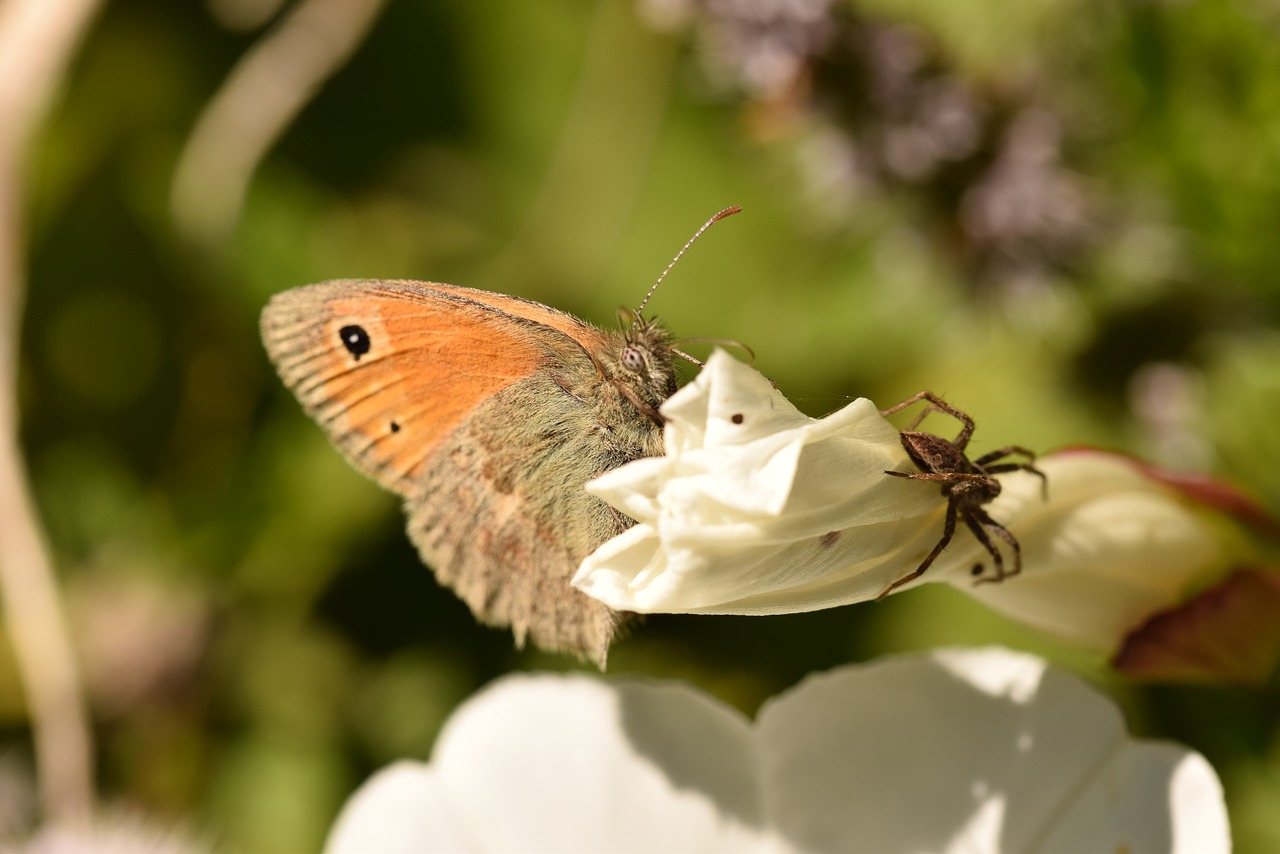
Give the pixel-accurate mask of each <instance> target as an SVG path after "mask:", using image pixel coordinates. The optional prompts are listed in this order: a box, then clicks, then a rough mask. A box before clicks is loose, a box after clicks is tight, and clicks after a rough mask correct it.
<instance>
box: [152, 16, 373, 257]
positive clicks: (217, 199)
mask: <svg viewBox="0 0 1280 854" xmlns="http://www.w3.org/2000/svg"><path fill="white" fill-rule="evenodd" d="M385 5H386V0H301V2H299V3H298V4H297V5H296V6H294V7H293V8H292V9H291V10H290V11H289V12H288V13H287V15H286V16H285V18H284V19H283V20H282V21H281V22H280V23H279V25H278V26H277V27H276V28H275V29H274V30H272V32H271V33H270V34H269V35H267V36H265V37H263V38H262V39H261V40H259V41H258V43H257V44H255V45H254V46H253V47H252V48H251V49H250V50H249V51H248V52H247V53H246V54H245V56H244V58H243V59H241V60H240V62H239V63H237V64H236V67H235V68H234V69H233V70H232V72H231V74H230V75H229V76H228V77H227V81H226V82H225V83H224V84H223V85H222V88H221V89H220V90H219V91H218V93H217V94H216V95H214V96H213V98H212V99H210V101H209V105H208V106H207V107H206V108H205V110H204V112H203V113H202V114H201V115H200V119H199V121H197V122H196V126H195V129H194V130H193V131H192V132H191V137H190V138H189V139H188V140H187V145H186V148H185V149H184V150H183V152H182V156H181V157H180V158H179V159H178V168H177V170H176V173H175V175H174V179H173V199H172V205H173V216H174V222H175V224H176V225H177V227H178V229H179V230H180V231H182V232H183V233H184V235H185V236H186V237H188V238H191V239H193V240H195V241H196V242H198V243H209V242H214V241H217V240H220V239H222V238H224V237H226V236H227V234H229V233H230V231H231V229H232V228H233V227H234V226H235V224H236V221H237V220H238V218H239V216H240V208H241V206H242V205H243V203H244V198H245V194H246V193H247V192H248V190H249V183H250V181H251V180H252V179H253V174H254V172H255V171H256V170H257V168H258V164H259V163H261V162H262V159H263V158H264V157H265V156H266V155H267V152H268V151H269V150H270V149H271V146H273V145H275V142H276V140H278V139H279V138H280V135H281V134H283V133H284V132H285V130H286V129H287V128H288V127H289V125H290V123H292V122H293V120H294V119H295V118H296V117H297V115H298V113H300V112H301V111H302V108H303V107H305V106H306V105H307V104H308V103H309V102H310V101H311V99H312V98H313V97H314V96H315V94H316V92H318V91H319V89H320V87H321V86H322V85H324V82H325V81H326V80H328V79H329V77H331V76H332V75H333V74H334V73H335V72H336V71H338V70H339V69H340V68H342V66H344V65H345V64H346V62H347V60H348V59H350V58H351V55H352V54H353V53H355V51H356V49H357V48H359V47H360V45H361V44H363V43H364V39H365V36H366V35H368V32H369V29H370V28H371V27H372V26H373V23H374V22H375V21H376V20H377V19H378V15H379V14H380V13H381V12H382V9H383V7H384V6H385Z"/></svg>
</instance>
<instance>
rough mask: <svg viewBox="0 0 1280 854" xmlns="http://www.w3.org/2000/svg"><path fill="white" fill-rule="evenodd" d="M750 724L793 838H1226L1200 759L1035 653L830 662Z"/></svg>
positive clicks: (1127, 843)
mask: <svg viewBox="0 0 1280 854" xmlns="http://www.w3.org/2000/svg"><path fill="white" fill-rule="evenodd" d="M757 726H758V729H759V732H760V737H761V740H762V750H763V755H762V763H763V765H764V774H765V792H766V793H767V796H768V797H769V802H768V803H769V809H770V812H771V814H772V815H773V816H774V819H775V822H776V824H777V829H778V831H779V833H781V834H782V835H783V837H784V838H786V839H787V840H788V841H789V842H791V843H792V844H793V845H794V846H795V847H797V848H800V849H804V850H847V849H848V848H849V846H850V842H851V840H856V847H857V848H858V849H859V850H867V851H908V850H910V851H1025V850H1063V851H1122V850H1134V851H1137V850H1184V851H1192V850H1201V851H1225V850H1228V848H1229V836H1228V833H1227V828H1226V824H1225V810H1224V808H1223V802H1222V792H1221V789H1220V788H1219V787H1218V785H1217V780H1216V778H1215V777H1214V776H1213V773H1212V770H1211V769H1208V766H1207V765H1206V764H1205V763H1204V762H1203V760H1201V759H1199V757H1196V756H1195V755H1194V754H1189V753H1188V752H1187V751H1185V750H1183V749H1180V748H1175V747H1172V746H1168V745H1149V744H1144V743H1135V742H1133V741H1131V740H1130V739H1129V738H1128V736H1127V735H1126V734H1125V732H1124V727H1123V723H1122V722H1121V719H1120V716H1119V714H1118V712H1117V710H1116V708H1115V706H1114V705H1113V704H1111V703H1110V702H1109V701H1107V700H1106V699H1105V698H1104V697H1103V696H1101V695H1100V694H1099V693H1098V692H1097V691H1096V690H1094V689H1092V688H1090V687H1089V686H1087V685H1085V684H1084V683H1082V682H1081V681H1079V680H1078V679H1076V678H1074V677H1071V676H1068V675H1066V674H1064V673H1062V672H1059V671H1056V670H1052V669H1048V668H1046V667H1045V665H1044V663H1043V662H1042V661H1040V660H1038V659H1035V658H1033V657H1031V656H1026V655H1019V654H1015V653H1011V652H1008V651H1006V650H1000V649H986V650H951V651H947V652H944V653H940V654H938V655H936V656H935V658H934V659H933V660H930V659H927V658H903V659H890V660H884V661H880V662H876V663H873V664H871V665H867V666H864V667H863V668H861V669H860V670H859V671H855V672H851V671H850V670H849V669H842V670H838V671H834V672H832V673H829V674H825V675H822V676H817V677H811V678H810V679H808V680H806V681H805V682H804V683H802V684H801V685H800V686H799V687H798V688H796V689H794V690H793V691H791V692H788V693H787V694H784V695H782V696H780V697H778V698H776V699H775V700H773V701H771V702H770V703H769V704H767V705H766V706H765V708H764V709H762V711H761V714H760V720H759V723H758V725H757ZM1206 772H1207V773H1206ZM1182 775H1185V777H1186V779H1185V780H1183V779H1182ZM1174 786H1177V787H1178V789H1176V790H1182V791H1184V792H1185V795H1183V796H1181V798H1180V803H1179V804H1178V806H1177V807H1175V806H1173V804H1174V803H1175V801H1174V800H1173V799H1171V798H1170V790H1171V787H1174ZM1175 809H1177V810H1179V811H1181V813H1182V814H1183V815H1184V816H1194V817H1195V818H1194V819H1192V818H1186V819H1184V818H1182V817H1180V816H1178V815H1173V814H1171V813H1173V812H1174V810H1175ZM1050 839H1053V840H1061V841H1062V843H1063V844H1061V845H1056V844H1046V842H1045V841H1046V840H1050ZM1075 840H1080V841H1081V842H1083V843H1084V844H1078V843H1076V842H1075Z"/></svg>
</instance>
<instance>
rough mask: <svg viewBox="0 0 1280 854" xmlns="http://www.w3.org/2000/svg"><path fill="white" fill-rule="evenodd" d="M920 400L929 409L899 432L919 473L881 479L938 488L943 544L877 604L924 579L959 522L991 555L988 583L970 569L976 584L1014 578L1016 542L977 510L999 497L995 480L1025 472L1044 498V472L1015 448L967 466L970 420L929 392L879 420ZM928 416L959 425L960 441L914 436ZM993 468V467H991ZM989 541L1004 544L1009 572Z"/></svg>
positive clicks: (1018, 560) (1018, 564)
mask: <svg viewBox="0 0 1280 854" xmlns="http://www.w3.org/2000/svg"><path fill="white" fill-rule="evenodd" d="M921 400H927V401H929V405H928V406H926V407H925V408H924V409H923V410H921V412H920V414H919V415H918V416H916V420H914V421H912V422H911V424H910V425H908V427H907V429H906V430H903V431H902V447H904V448H906V450H907V455H908V456H909V457H911V461H912V462H913V463H915V464H916V467H917V468H918V469H920V471H919V472H903V471H886V472H885V474H887V475H891V476H893V477H905V478H910V479H912V480H932V481H938V482H940V483H941V484H942V494H943V495H944V496H945V497H946V499H947V521H946V524H945V525H944V527H943V529H942V539H940V540H938V544H937V545H935V546H934V547H933V551H931V552H929V556H928V557H926V558H925V559H924V561H922V562H921V564H920V565H919V566H918V567H916V569H915V571H914V572H912V573H910V574H908V575H904V576H903V577H902V578H899V579H898V580H897V581H895V582H893V583H892V584H890V585H889V586H888V587H886V588H885V590H884V592H883V593H881V594H880V595H879V596H878V597H877V598H878V599H883V598H884V597H885V596H888V595H889V594H890V593H892V592H893V591H894V590H896V589H898V588H899V587H901V586H902V585H904V584H906V583H907V582H909V581H913V580H914V579H917V578H919V577H920V576H921V575H924V572H925V570H926V569H928V568H929V566H930V564H932V563H933V561H934V559H935V558H936V557H937V556H938V555H939V554H941V553H942V550H943V549H945V548H946V547H947V544H948V543H950V542H951V538H952V537H953V536H954V535H955V532H956V518H957V517H959V518H961V519H963V520H964V523H965V525H967V526H968V528H969V530H970V531H972V532H973V535H974V536H975V537H977V538H978V542H979V543H981V544H982V547H983V548H984V549H986V550H987V553H988V554H990V555H991V559H992V561H994V562H995V574H994V576H992V577H989V578H982V577H981V576H980V573H981V572H982V564H981V563H977V564H975V565H974V567H973V572H974V575H978V576H979V577H978V579H977V583H979V584H981V583H982V582H984V581H985V582H996V581H1003V580H1004V579H1005V578H1007V577H1009V576H1012V575H1017V574H1018V573H1019V572H1021V571H1022V549H1021V547H1020V546H1019V545H1018V541H1017V539H1015V538H1014V536H1013V534H1011V533H1009V530H1008V529H1007V528H1005V527H1004V526H1003V525H1001V524H1000V523H999V522H997V521H996V520H995V519H992V518H991V517H990V516H989V515H988V514H987V511H986V510H983V509H982V505H984V504H986V503H987V502H989V501H991V500H992V499H993V498H995V497H996V496H997V495H999V494H1000V481H998V480H996V479H995V477H994V475H997V474H1001V473H1003V472H1010V471H1019V470H1021V471H1026V472H1031V473H1032V474H1034V475H1036V476H1037V477H1039V478H1040V482H1041V486H1040V491H1041V494H1042V495H1045V496H1046V497H1047V495H1048V492H1047V490H1048V479H1047V478H1046V477H1045V475H1044V472H1042V471H1040V470H1039V469H1038V468H1036V467H1035V466H1034V465H1032V463H1033V462H1035V458H1036V455H1035V454H1033V453H1032V452H1031V451H1028V450H1027V449H1026V448H1023V447H1021V446H1020V445H1009V446H1007V447H1004V448H1000V449H999V450H997V451H992V452H990V453H988V454H983V455H982V456H980V457H978V458H977V459H976V460H970V459H969V458H968V457H967V456H965V453H964V449H965V446H966V445H968V444H969V437H970V436H972V435H973V419H972V418H970V417H969V416H968V415H966V414H965V413H963V412H961V411H960V410H958V409H956V408H955V407H954V406H951V405H950V404H949V403H947V402H946V401H944V400H943V399H942V398H940V397H938V396H937V395H936V394H934V393H933V392H928V391H922V392H920V393H919V394H917V395H913V396H912V397H909V398H907V399H906V400H904V401H902V402H901V403H899V404H898V405H897V406H891V407H889V408H888V409H886V410H884V411H883V412H881V413H880V414H881V415H885V416H888V415H893V414H894V413H895V412H901V411H902V410H903V409H906V408H907V407H908V406H911V405H912V404H913V403H917V402H919V401H921ZM930 412H945V413H946V414H947V415H950V416H951V417H952V418H955V419H956V420H957V421H959V422H960V423H961V424H962V425H963V429H961V430H960V435H958V436H956V438H955V439H954V440H952V441H948V440H947V439H944V438H942V437H941V436H935V435H934V434H932V433H921V432H918V431H916V429H915V428H916V427H918V426H919V425H920V422H921V421H923V420H924V419H925V416H927V415H928V414H929V413H930ZM1014 454H1019V455H1021V456H1024V457H1026V458H1027V461H1026V462H1022V463H1017V462H1005V463H997V461H998V460H1002V459H1004V458H1005V457H1009V456H1012V455H1014ZM993 463H997V464H995V465H993ZM992 536H994V537H996V538H997V539H1000V540H1003V541H1004V542H1005V543H1006V544H1007V545H1008V546H1009V548H1010V549H1011V550H1012V551H1013V567H1012V569H1010V570H1009V571H1008V572H1005V570H1004V557H1003V556H1002V555H1001V554H1000V549H999V547H998V546H997V545H996V544H995V542H993V541H992V539H991V538H992Z"/></svg>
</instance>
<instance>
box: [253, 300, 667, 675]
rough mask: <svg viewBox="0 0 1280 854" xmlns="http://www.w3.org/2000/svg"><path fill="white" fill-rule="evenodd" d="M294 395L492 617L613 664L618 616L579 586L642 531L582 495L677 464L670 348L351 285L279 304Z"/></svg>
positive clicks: (501, 307)
mask: <svg viewBox="0 0 1280 854" xmlns="http://www.w3.org/2000/svg"><path fill="white" fill-rule="evenodd" d="M262 334H263V339H264V341H265V342H266V345H267V350H268V353H269V354H270V356H271V358H272V361H273V362H274V363H275V365H276V368H277V370H278V371H279V373H280V375H281V377H282V378H283V379H284V381H285V383H286V384H287V385H288V386H289V387H290V388H291V389H292V390H293V392H294V393H295V395H296V396H297V397H298V399H299V401H300V402H301V403H302V405H303V407H304V408H305V409H306V410H307V412H308V413H309V414H310V415H311V416H312V417H313V418H314V419H315V420H316V421H317V422H318V423H319V424H320V425H321V426H322V427H323V428H324V429H325V430H326V432H327V433H328V434H329V436H330V438H331V439H332V440H333V441H334V443H335V444H336V445H337V446H338V447H339V448H340V449H341V450H342V451H343V452H344V453H345V454H346V456H347V457H348V458H349V459H350V460H351V461H352V463H353V464H354V465H355V466H356V468H358V469H360V470H361V471H363V472H365V473H366V474H368V475H370V476H371V477H373V478H374V479H376V480H377V481H378V482H379V483H381V484H382V485H383V486H385V487H387V488H388V489H391V490H393V491H394V492H396V493H397V494H399V495H400V496H401V497H402V498H403V499H404V502H405V508H406V513H407V515H408V519H409V523H408V529H409V535H410V538H411V539H412V540H413V542H414V544H415V545H416V546H417V548H418V551H419V553H420V554H421V556H422V557H423V559H424V561H425V562H426V563H427V564H428V565H429V566H430V567H431V568H432V569H433V570H434V571H435V573H436V576H437V578H438V579H439V580H440V581H441V582H442V583H444V584H446V585H448V586H449V587H451V588H453V590H454V591H455V592H457V593H458V595H459V596H460V597H461V598H462V599H463V600H464V601H466V602H467V604H468V605H469V606H470V607H471V609H472V611H473V613H475V614H476V616H477V618H479V619H480V620H482V621H483V622H486V623H489V624H491V625H509V626H510V627H511V628H512V630H513V632H514V633H515V635H516V639H517V641H518V642H523V641H524V640H525V639H526V638H528V639H529V640H531V641H533V642H534V643H535V644H537V645H538V646H540V647H543V648H547V649H554V650H564V651H569V652H574V653H577V654H579V655H583V656H588V657H590V658H592V659H594V660H596V661H597V662H600V663H603V661H604V656H605V653H606V651H607V649H608V646H609V641H610V639H611V638H612V637H613V634H614V632H615V630H616V628H617V625H618V623H619V621H620V615H619V614H617V613H616V612H613V611H611V610H610V609H608V608H607V607H605V606H604V605H602V604H600V603H599V602H596V601H595V600H593V599H591V598H589V597H587V596H585V595H584V594H582V593H580V592H579V591H577V590H575V589H573V588H572V587H571V586H570V585H569V579H570V577H571V576H572V575H573V573H574V571H575V570H576V569H577V566H578V564H579V563H580V562H581V561H582V559H583V558H585V557H586V556H587V555H588V554H589V553H590V552H591V551H593V550H594V549H595V548H596V547H598V546H599V545H600V544H601V543H603V542H604V541H605V540H607V539H609V538H611V537H613V536H615V535H617V534H618V533H620V532H621V531H622V530H624V529H625V528H626V527H627V526H628V525H630V524H631V520H629V519H626V518H625V517H621V516H619V515H618V514H617V513H616V512H614V511H613V510H611V509H610V508H609V507H608V506H607V505H605V504H604V503H603V502H602V501H600V500H599V499H596V498H594V497H592V496H590V495H588V494H587V492H586V491H585V490H584V489H583V485H584V484H585V483H586V482H587V481H588V480H590V479H591V478H593V477H595V476H596V475H598V474H600V473H601V472H603V471H606V470H608V469H611V468H614V467H616V466H619V465H622V464H623V463H626V462H629V461H631V460H633V459H637V458H639V457H643V456H652V455H657V454H661V453H662V429H661V424H660V418H659V416H658V415H657V408H658V406H660V405H661V403H662V402H663V401H664V400H665V399H666V398H667V397H669V396H670V395H671V394H672V393H673V392H674V391H675V372H674V368H673V365H672V360H671V349H670V340H669V336H668V334H667V332H666V330H665V329H663V328H662V327H661V326H659V325H657V324H655V323H652V322H643V321H642V322H637V323H636V324H633V325H632V327H631V328H629V329H627V330H625V331H616V332H614V331H606V330H601V329H598V328H596V327H594V326H591V325H589V324H586V323H584V322H582V321H580V320H578V319H577V318H574V317H572V316H570V315H568V314H564V313H563V312H559V311H556V310H554V309H551V308H548V307H547V306H544V305H541V304H539V303H535V302H531V301H528V300H523V299H520V298H518V297H509V296H503V295H499V294H491V293H488V292H485V291H477V290H472V289H469V288H460V287H456V286H453V285H442V284H435V283H426V282H404V281H381V280H342V281H336V282H325V283H321V284H318V285H310V286H307V287H303V288H297V289H295V290H292V291H287V292H285V293H283V294H279V295H277V296H276V297H274V298H273V299H272V300H271V302H270V303H269V304H268V306H267V307H266V309H265V310H264V311H263V316H262Z"/></svg>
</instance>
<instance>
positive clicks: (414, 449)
mask: <svg viewBox="0 0 1280 854" xmlns="http://www.w3.org/2000/svg"><path fill="white" fill-rule="evenodd" d="M557 333H560V334H557ZM262 337H263V340H264V341H265V342H266V346H267V351H268V353H269V354H270V356H271V360H272V361H273V362H274V363H275V365H276V368H277V370H278V371H279V372H280V376H281V378H282V379H283V380H284V381H285V384H286V385H288V386H289V388H290V389H292V390H293V392H294V394H295V395H296V396H297V397H298V400H299V401H301V403H302V405H303V407H304V408H305V409H306V410H307V412H308V413H309V414H310V415H311V416H312V417H313V418H314V419H315V420H316V421H317V422H318V423H319V424H320V425H321V426H322V427H323V428H324V429H325V431H326V432H327V433H328V434H329V436H330V438H332V439H333V441H334V442H335V444H337V445H338V446H339V447H340V448H341V449H342V451H343V452H344V453H345V454H346V455H347V457H348V458H349V459H351V461H352V462H353V463H354V464H355V465H356V467H357V468H359V469H360V470H361V471H363V472H365V473H366V474H368V475H370V476H372V477H373V478H374V479H376V480H377V481H378V482H379V483H381V484H382V485H383V486H385V487H386V488H388V489H391V490H393V491H394V492H397V493H399V494H400V495H404V496H407V495H409V494H410V493H411V492H412V489H413V483H414V481H415V479H416V477H417V476H418V475H419V474H420V472H421V471H422V468H423V465H424V463H425V461H426V460H428V458H429V457H430V456H431V454H432V452H433V451H434V450H435V449H436V447H437V446H438V445H439V444H440V443H441V442H442V441H443V440H444V439H445V438H446V437H447V436H448V435H449V434H450V433H451V432H452V431H453V430H454V429H456V428H457V427H458V425H459V424H461V423H462V421H463V420H464V419H465V418H466V417H467V415H468V414H469V413H470V412H471V411H472V410H473V409H475V407H476V406H477V405H478V404H480V403H481V402H482V401H484V400H486V399H487V398H489V397H490V396H492V395H493V394H495V393H496V392H498V391H500V390H502V389H504V388H506V387H508V386H510V385H512V384H514V383H516V382H519V381H520V380H522V379H524V378H526V377H528V376H530V375H531V374H533V373H534V372H536V371H538V370H539V369H540V368H543V367H545V366H547V365H548V364H550V363H551V362H558V363H561V364H563V363H565V362H566V361H568V362H570V363H575V362H576V363H577V364H576V365H575V367H578V368H579V369H583V370H591V369H593V367H592V366H593V362H592V361H591V356H590V351H591V350H592V349H593V348H595V347H597V346H599V345H600V344H601V343H602V341H603V333H601V332H600V330H598V329H596V328H595V327H592V326H589V325H587V324H585V323H583V322H582V321H580V320H578V319H577V318H574V317H572V316H570V315H567V314H564V313H563V312H558V311H555V310H554V309H551V308H548V307H547V306H544V305H541V304H539V303H535V302H530V301H528V300H522V299H519V298H518V297H509V296H502V295H500V294H491V293H488V292H486V291H477V290H472V289H470V288H461V287H457V286H454V285H441V284H435V283H427V282H408V281H384V280H340V281H333V282H323V283H321V284H317V285H308V286H306V287H302V288H296V289H294V290H291V291H286V292H285V293H282V294H277V295H276V296H275V297H273V298H272V299H271V301H270V303H268V305H267V307H266V308H265V309H264V310H263V313H262Z"/></svg>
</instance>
